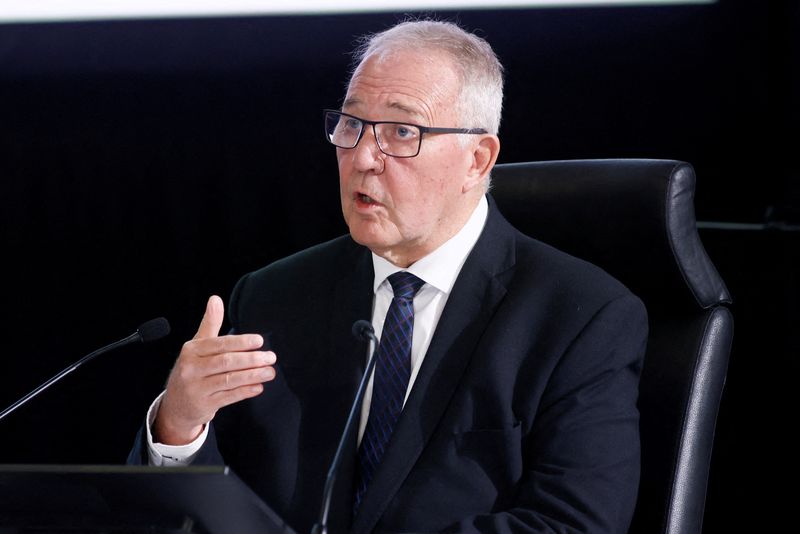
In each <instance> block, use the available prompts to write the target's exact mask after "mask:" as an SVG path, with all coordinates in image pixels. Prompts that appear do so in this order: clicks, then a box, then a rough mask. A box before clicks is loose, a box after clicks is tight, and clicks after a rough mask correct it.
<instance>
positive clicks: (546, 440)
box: [131, 198, 647, 533]
mask: <svg viewBox="0 0 800 534" xmlns="http://www.w3.org/2000/svg"><path fill="white" fill-rule="evenodd" d="M372 284H373V270H372V261H371V257H370V252H369V250H367V249H366V248H364V247H362V246H360V245H358V244H356V243H355V242H353V241H352V240H351V239H350V238H349V237H341V238H339V239H335V240H333V241H330V242H327V243H324V244H321V245H318V246H316V247H313V248H311V249H308V250H305V251H303V252H300V253H298V254H295V255H293V256H291V257H288V258H285V259H282V260H280V261H278V262H275V263H273V264H271V265H269V266H267V267H265V268H263V269H261V270H259V271H256V272H253V273H250V274H248V275H246V276H244V277H243V278H242V279H241V280H240V281H239V283H238V284H237V286H236V288H235V290H234V292H233V295H232V297H231V301H230V306H229V308H228V309H229V313H230V320H231V324H232V326H233V328H234V329H235V331H237V332H253V333H261V334H262V335H263V336H264V338H265V340H266V343H265V344H266V345H267V346H268V347H269V348H271V349H272V350H274V351H275V352H276V353H277V355H278V364H277V369H278V373H277V378H276V379H275V380H274V381H273V382H271V383H268V384H266V387H265V391H264V393H263V394H262V395H260V396H259V397H256V398H254V399H250V400H248V401H244V402H242V403H239V404H236V405H233V406H231V407H228V408H225V409H223V410H220V412H219V413H218V414H217V417H216V418H215V419H214V422H213V424H212V425H211V426H212V431H211V433H210V437H209V439H208V440H207V442H206V444H205V445H204V446H203V449H202V450H201V452H200V453H199V455H198V458H197V459H196V462H199V463H222V462H223V461H224V463H226V464H227V465H229V466H230V467H231V468H232V469H233V471H234V472H235V473H237V474H238V475H239V476H240V477H241V478H242V479H243V480H244V481H245V482H247V483H248V484H249V485H250V486H251V487H252V488H253V489H254V490H255V491H256V492H257V493H258V494H260V495H261V496H262V497H263V498H264V500H265V501H266V502H267V504H269V505H270V506H271V507H273V508H274V509H275V510H276V511H277V512H278V513H279V514H281V515H282V516H283V517H284V518H285V519H286V520H287V522H288V523H289V525H291V526H292V527H293V528H294V529H296V530H297V531H298V532H309V531H310V529H311V527H312V525H313V524H314V523H315V521H316V520H317V516H318V513H319V508H320V504H321V499H322V491H323V486H324V482H325V477H326V475H327V470H328V467H329V464H330V462H331V460H332V458H333V455H334V452H335V450H336V446H337V443H338V441H339V438H340V436H341V433H342V429H343V427H344V424H345V421H346V418H347V415H348V412H349V408H350V404H351V402H352V400H353V398H354V396H355V391H356V388H357V385H358V381H359V379H360V376H361V374H362V373H363V369H364V367H365V363H366V362H365V360H366V357H367V350H368V349H367V346H366V344H365V343H363V342H359V341H357V340H356V339H355V338H354V336H353V335H352V334H351V326H352V324H353V322H355V321H356V320H358V319H369V318H370V316H371V305H372V297H373V295H372ZM646 335H647V319H646V313H645V310H644V306H643V305H642V303H641V301H640V300H639V299H638V298H637V297H635V296H634V295H632V294H631V293H630V292H629V291H628V290H627V289H626V288H625V287H623V286H622V285H621V284H620V283H619V282H617V281H616V280H614V279H613V278H611V277H610V276H609V275H607V274H606V273H604V272H603V271H601V270H600V269H599V268H597V267H595V266H593V265H590V264H588V263H586V262H583V261H581V260H578V259H576V258H574V257H571V256H568V255H566V254H564V253H562V252H559V251H557V250H555V249H553V248H551V247H549V246H547V245H545V244H543V243H541V242H538V241H536V240H534V239H531V238H529V237H526V236H524V235H522V234H521V233H519V232H518V231H516V230H515V229H514V228H513V227H511V225H509V224H508V222H507V221H506V220H505V219H504V218H503V217H502V216H501V215H500V213H499V212H498V210H497V208H496V206H495V205H494V202H493V201H491V198H490V210H489V217H488V220H487V223H486V226H485V228H484V231H483V233H482V235H481V237H480V239H479V240H478V242H477V244H476V245H475V248H474V249H473V251H472V252H471V254H470V256H469V258H468V260H467V261H466V263H465V265H464V267H463V269H462V271H461V273H460V275H459V276H458V279H457V281H456V284H455V287H454V288H453V291H452V293H451V295H450V297H449V300H448V302H447V305H446V307H445V309H444V312H443V314H442V316H441V319H440V322H439V324H438V327H437V329H436V332H435V334H434V337H433V340H432V342H431V344H430V347H429V349H428V352H427V354H426V356H425V359H424V362H423V364H422V367H421V369H420V372H419V375H418V377H417V379H416V383H415V384H414V387H413V390H412V392H411V394H410V396H409V398H408V401H407V403H406V406H405V408H404V410H403V412H402V415H401V417H400V419H399V421H398V423H397V427H396V428H395V431H394V434H393V435H392V438H391V439H392V441H391V443H390V445H389V447H388V449H387V451H386V453H385V456H384V459H383V461H382V463H381V465H380V467H379V468H378V471H377V472H376V475H375V477H374V478H373V480H372V484H371V486H370V487H369V489H368V491H367V493H366V495H365V497H364V500H363V502H362V505H361V508H360V511H359V513H358V514H357V516H356V517H355V518H352V523H351V518H350V516H349V510H350V506H351V496H352V491H353V487H352V484H353V470H354V461H355V451H356V443H355V438H354V437H353V438H351V442H350V445H349V447H348V449H347V450H349V451H352V454H350V455H346V456H347V457H346V459H345V462H344V464H343V468H342V472H341V474H340V475H339V477H338V479H337V484H336V490H335V497H334V501H333V504H332V509H331V527H332V530H333V531H336V530H346V529H347V526H348V525H351V530H352V531H353V532H368V531H371V530H376V531H381V532H386V531H390V532H399V531H415V532H422V531H428V532H430V531H437V530H450V531H456V530H458V531H475V530H481V531H486V532H498V531H524V530H528V531H534V532H592V533H598V532H625V531H626V530H627V528H628V525H629V522H630V519H631V515H632V512H633V507H634V504H635V500H636V493H637V487H638V478H639V436H638V412H637V409H636V399H637V391H638V380H639V373H640V368H641V364H642V357H643V354H644V348H645V342H646ZM141 447H142V442H141V441H140V442H138V443H137V446H136V447H135V450H134V451H132V455H131V460H132V461H141V459H143V458H146V456H144V451H142V450H141ZM223 459H224V460H223Z"/></svg>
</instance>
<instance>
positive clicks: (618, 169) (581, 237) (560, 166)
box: [491, 159, 731, 308]
mask: <svg viewBox="0 0 800 534" xmlns="http://www.w3.org/2000/svg"><path fill="white" fill-rule="evenodd" d="M694 191H695V174H694V169H693V168H692V166H691V165H690V164H688V163H685V162H682V161H674V160H654V159H600V160H565V161H542V162H529V163H506V164H500V165H496V166H495V168H494V170H493V171H492V189H491V194H492V196H493V197H494V199H495V200H496V202H497V204H498V206H499V208H500V211H501V212H502V213H503V215H504V216H505V217H506V218H507V219H508V220H509V221H510V222H511V223H512V224H513V225H514V226H516V227H517V228H518V229H519V230H520V231H522V232H523V233H525V234H528V235H530V236H531V237H534V238H536V239H539V240H541V241H544V242H546V243H549V244H550V245H553V246H555V247H557V248H559V249H561V250H563V251H565V252H567V253H570V254H572V255H574V256H578V257H580V258H583V259H585V260H588V261H590V262H592V263H594V264H596V265H598V266H599V267H601V268H603V269H605V270H606V271H607V272H608V273H609V274H611V275H612V276H614V277H616V278H617V279H618V280H620V281H621V282H622V283H624V284H625V285H627V286H628V288H630V289H631V291H633V292H634V293H636V294H637V295H639V296H640V297H641V298H642V299H643V300H644V301H645V302H647V301H648V300H650V297H651V296H652V297H657V296H658V298H663V295H664V294H665V293H670V294H672V296H674V297H676V298H679V299H680V298H682V297H680V296H681V295H683V296H685V298H684V299H683V300H686V301H687V302H688V303H689V304H691V305H693V306H694V305H695V304H694V303H696V305H699V306H701V307H702V308H709V307H711V306H714V305H717V304H720V303H730V301H731V297H730V294H729V293H728V289H727V288H726V287H725V283H724V282H723V280H722V278H721V277H720V276H719V273H718V272H717V269H716V268H715V267H714V264H713V263H712V262H711V259H710V258H709V257H708V254H707V253H706V250H705V248H704V247H703V244H702V242H701V241H700V236H699V234H698V233H697V224H696V220H695V213H694ZM692 301H694V302H692Z"/></svg>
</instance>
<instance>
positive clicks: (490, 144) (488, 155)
mask: <svg viewBox="0 0 800 534" xmlns="http://www.w3.org/2000/svg"><path fill="white" fill-rule="evenodd" d="M499 154H500V139H499V138H498V137H497V136H496V135H488V134H487V135H484V136H483V137H482V138H481V139H480V141H478V143H477V144H476V145H475V147H474V150H473V151H472V152H471V154H470V156H471V158H472V161H471V164H470V167H469V169H468V170H467V176H466V179H465V180H464V184H463V185H462V186H461V192H462V193H466V192H468V191H470V190H472V189H474V188H475V187H479V186H480V187H483V184H484V183H486V176H488V174H489V172H490V171H491V170H492V167H494V163H495V161H497V156H498V155H499Z"/></svg>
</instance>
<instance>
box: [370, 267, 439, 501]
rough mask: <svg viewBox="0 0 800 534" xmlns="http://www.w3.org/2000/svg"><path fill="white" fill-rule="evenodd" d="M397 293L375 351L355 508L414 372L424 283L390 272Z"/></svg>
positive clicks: (379, 459) (389, 434) (389, 432)
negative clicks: (417, 305)
mask: <svg viewBox="0 0 800 534" xmlns="http://www.w3.org/2000/svg"><path fill="white" fill-rule="evenodd" d="M389 283H390V284H392V291H393V292H394V297H393V298H392V302H391V304H390V305H389V310H388V311H387V312H386V320H385V321H384V323H383V332H382V333H381V341H380V345H379V347H378V352H377V354H376V358H377V361H376V362H375V379H374V382H373V386H372V403H371V404H370V410H369V418H368V419H367V426H366V428H365V429H364V436H363V437H362V439H361V446H360V447H359V449H358V462H359V473H358V476H357V477H356V494H355V501H354V511H355V510H358V507H359V505H360V504H361V498H362V497H363V496H364V492H365V491H366V489H367V486H369V483H370V480H372V475H373V474H374V473H375V470H376V468H377V467H378V464H379V463H380V461H381V458H382V457H383V453H384V451H385V450H386V446H387V444H388V443H389V438H390V437H391V435H392V431H393V430H394V425H395V423H396V422H397V419H398V417H399V416H400V412H401V411H402V409H403V399H404V398H405V395H406V390H407V389H408V380H409V377H410V376H411V334H412V332H413V330H414V295H416V293H417V291H419V289H420V288H421V287H422V285H423V284H424V283H425V282H424V281H423V280H420V279H419V278H417V277H416V276H414V275H413V274H411V273H408V272H405V271H399V272H396V273H394V274H393V275H391V276H389Z"/></svg>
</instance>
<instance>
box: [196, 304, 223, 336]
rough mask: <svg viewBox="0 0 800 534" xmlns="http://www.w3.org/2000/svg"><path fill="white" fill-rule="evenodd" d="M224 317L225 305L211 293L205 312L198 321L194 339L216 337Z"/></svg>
mask: <svg viewBox="0 0 800 534" xmlns="http://www.w3.org/2000/svg"><path fill="white" fill-rule="evenodd" d="M224 318H225V305H224V304H222V299H221V298H219V297H218V296H217V295H211V296H210V297H209V298H208V304H206V313H205V314H204V315H203V320H202V321H200V327H199V328H198V329H197V333H196V334H195V335H194V339H198V338H204V337H217V336H218V335H219V330H220V328H222V320H223V319H224Z"/></svg>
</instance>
